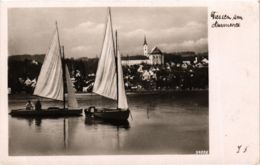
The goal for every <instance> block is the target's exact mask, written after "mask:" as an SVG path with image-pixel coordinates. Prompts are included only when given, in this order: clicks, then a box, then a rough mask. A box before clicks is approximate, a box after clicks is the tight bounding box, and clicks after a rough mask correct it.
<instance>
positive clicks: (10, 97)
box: [8, 89, 209, 100]
mask: <svg viewBox="0 0 260 165" xmlns="http://www.w3.org/2000/svg"><path fill="white" fill-rule="evenodd" d="M208 91H209V90H208V89H193V90H142V91H141V90H140V91H126V95H129V96H133V95H152V94H170V93H193V92H208ZM75 94H76V97H82V96H100V95H98V94H96V93H85V92H79V93H75ZM66 96H67V94H66ZM37 97H38V96H35V95H31V94H27V93H19V94H8V100H13V99H25V98H28V99H36V98H37ZM100 97H102V96H100ZM41 99H43V100H45V99H46V100H50V99H48V98H43V97H41Z"/></svg>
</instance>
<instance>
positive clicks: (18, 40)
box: [8, 7, 208, 58]
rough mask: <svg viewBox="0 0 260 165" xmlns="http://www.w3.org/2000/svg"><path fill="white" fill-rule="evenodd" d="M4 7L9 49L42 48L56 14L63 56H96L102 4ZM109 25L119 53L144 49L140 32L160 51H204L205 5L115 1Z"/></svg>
mask: <svg viewBox="0 0 260 165" xmlns="http://www.w3.org/2000/svg"><path fill="white" fill-rule="evenodd" d="M10 11H11V12H8V37H9V44H8V45H9V53H10V54H25V53H30V54H39V53H45V52H46V50H47V48H48V46H49V43H50V40H51V37H52V36H51V35H52V33H53V31H54V30H55V24H54V22H55V20H59V31H60V41H61V44H62V45H64V46H65V51H66V57H74V58H77V57H95V56H97V55H98V54H99V53H100V51H101V47H102V44H103V43H102V42H103V37H104V32H105V23H106V22H105V21H106V17H107V9H105V8H98V7H97V8H91V7H90V8H41V9H40V8H30V9H12V10H10ZM112 19H113V29H114V30H116V29H117V30H118V43H119V49H120V52H121V53H122V54H124V55H125V54H128V55H135V54H142V53H143V51H142V50H143V40H144V35H146V37H147V42H148V44H149V45H148V46H149V47H150V48H151V47H153V46H159V47H161V49H162V51H164V52H170V51H178V50H183V51H185V50H186V49H187V50H190V51H207V49H208V48H207V35H208V34H207V8H199V7H198V8H196V7H147V8H146V7H128V8H127V7H116V8H113V9H112Z"/></svg>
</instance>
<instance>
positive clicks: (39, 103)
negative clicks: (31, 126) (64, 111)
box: [35, 99, 42, 111]
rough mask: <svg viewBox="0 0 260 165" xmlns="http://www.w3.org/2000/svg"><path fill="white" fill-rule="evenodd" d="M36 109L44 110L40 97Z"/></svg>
mask: <svg viewBox="0 0 260 165" xmlns="http://www.w3.org/2000/svg"><path fill="white" fill-rule="evenodd" d="M35 110H36V111H40V110H42V104H41V101H40V99H38V100H37V101H36V103H35Z"/></svg>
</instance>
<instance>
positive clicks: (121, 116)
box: [84, 107, 130, 121]
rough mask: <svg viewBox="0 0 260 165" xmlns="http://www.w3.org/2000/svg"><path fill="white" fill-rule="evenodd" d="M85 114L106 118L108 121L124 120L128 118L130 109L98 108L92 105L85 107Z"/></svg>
mask: <svg viewBox="0 0 260 165" xmlns="http://www.w3.org/2000/svg"><path fill="white" fill-rule="evenodd" d="M84 112H85V116H87V117H95V118H99V119H104V120H108V121H123V120H127V119H128V117H129V114H130V111H129V110H120V109H108V108H103V109H97V108H95V107H91V108H89V109H85V110H84Z"/></svg>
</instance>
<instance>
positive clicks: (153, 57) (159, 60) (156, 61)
mask: <svg viewBox="0 0 260 165" xmlns="http://www.w3.org/2000/svg"><path fill="white" fill-rule="evenodd" d="M143 51H144V52H143V55H137V56H128V57H123V58H122V65H128V66H131V65H140V64H149V65H163V64H164V55H163V53H162V51H161V50H160V49H159V48H158V47H157V46H155V47H153V48H152V49H151V52H150V53H149V47H148V44H147V41H146V36H144V44H143Z"/></svg>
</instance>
